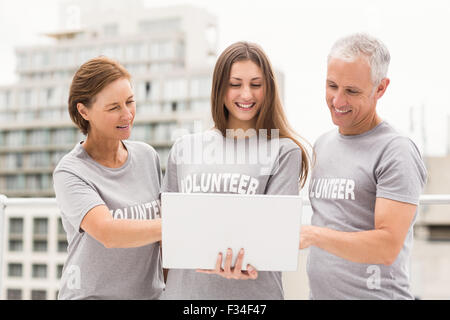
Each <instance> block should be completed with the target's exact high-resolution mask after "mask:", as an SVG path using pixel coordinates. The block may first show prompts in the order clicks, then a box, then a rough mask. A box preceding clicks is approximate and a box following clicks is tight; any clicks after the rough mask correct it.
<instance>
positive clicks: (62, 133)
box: [52, 128, 75, 145]
mask: <svg viewBox="0 0 450 320" xmlns="http://www.w3.org/2000/svg"><path fill="white" fill-rule="evenodd" d="M52 142H53V144H56V145H63V144H73V143H75V130H74V129H72V128H70V129H57V130H54V131H53V132H52Z"/></svg>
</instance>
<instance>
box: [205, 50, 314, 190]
mask: <svg viewBox="0 0 450 320" xmlns="http://www.w3.org/2000/svg"><path fill="white" fill-rule="evenodd" d="M248 60H250V61H252V62H254V63H255V64H256V65H257V66H258V67H259V68H260V69H261V71H262V74H263V78H264V83H263V88H264V100H263V102H262V105H261V108H260V110H259V113H258V115H257V120H256V128H255V129H256V130H257V131H258V130H260V129H266V130H267V135H268V138H270V131H271V129H278V130H279V138H289V139H291V140H292V141H294V142H295V143H296V144H297V145H298V146H299V147H300V149H301V151H302V165H301V169H300V177H299V181H300V185H301V187H303V186H304V185H305V182H306V179H307V176H308V172H309V169H310V163H311V159H310V156H309V154H308V152H307V150H306V148H305V146H304V145H303V144H302V143H301V142H300V140H303V141H305V140H304V139H302V138H301V137H300V136H299V135H298V134H297V133H296V132H295V131H294V130H293V129H292V128H291V126H290V125H289V123H288V121H287V118H286V115H285V113H284V110H283V106H282V104H281V100H280V96H279V93H278V88H277V82H276V79H275V74H274V72H273V69H272V66H271V64H270V61H269V59H268V58H267V56H266V54H265V53H264V51H263V50H262V48H261V47H260V46H258V45H257V44H254V43H250V42H243V41H241V42H236V43H233V44H232V45H230V46H229V47H228V48H226V49H225V50H224V51H223V52H222V54H221V55H220V56H219V58H218V59H217V62H216V65H215V68H214V73H213V79H212V88H211V112H212V118H213V121H214V124H215V128H216V129H218V130H219V131H220V132H221V133H222V134H223V135H224V136H225V134H226V129H227V122H228V110H227V109H226V107H225V95H226V93H227V90H228V88H229V81H230V71H231V67H232V65H233V63H235V62H238V61H248ZM307 144H308V143H307ZM308 145H309V144H308Z"/></svg>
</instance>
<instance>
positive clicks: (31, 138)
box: [28, 130, 50, 146]
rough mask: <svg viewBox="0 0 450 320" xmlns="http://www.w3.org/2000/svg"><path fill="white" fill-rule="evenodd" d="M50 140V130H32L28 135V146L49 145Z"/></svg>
mask: <svg viewBox="0 0 450 320" xmlns="http://www.w3.org/2000/svg"><path fill="white" fill-rule="evenodd" d="M49 140H50V133H49V131H48V130H32V131H30V132H29V134H28V144H29V145H32V146H43V145H47V144H48V143H49Z"/></svg>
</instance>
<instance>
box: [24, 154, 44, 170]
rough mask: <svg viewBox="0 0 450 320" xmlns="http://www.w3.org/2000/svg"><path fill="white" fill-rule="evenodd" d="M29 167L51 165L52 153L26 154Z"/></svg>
mask: <svg viewBox="0 0 450 320" xmlns="http://www.w3.org/2000/svg"><path fill="white" fill-rule="evenodd" d="M26 159H27V168H36V167H41V168H42V167H49V166H50V155H49V154H48V152H33V153H30V154H28V155H27V156H26Z"/></svg>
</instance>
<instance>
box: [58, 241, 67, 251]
mask: <svg viewBox="0 0 450 320" xmlns="http://www.w3.org/2000/svg"><path fill="white" fill-rule="evenodd" d="M58 252H67V241H66V240H58Z"/></svg>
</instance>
